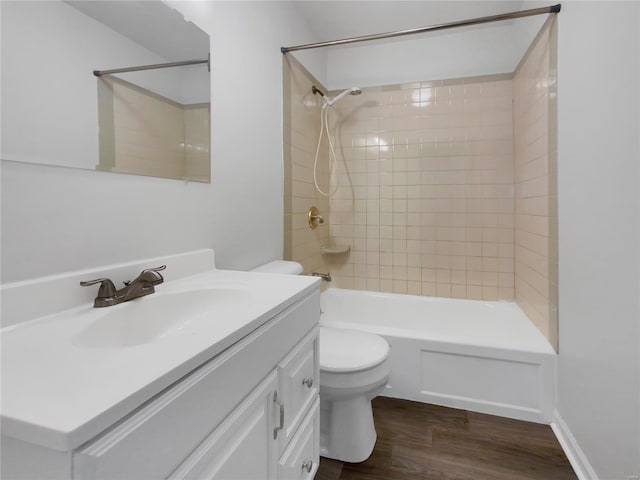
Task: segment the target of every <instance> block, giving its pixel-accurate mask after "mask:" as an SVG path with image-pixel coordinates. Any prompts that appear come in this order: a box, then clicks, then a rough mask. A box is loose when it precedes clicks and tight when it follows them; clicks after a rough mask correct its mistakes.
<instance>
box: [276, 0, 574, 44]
mask: <svg viewBox="0 0 640 480" xmlns="http://www.w3.org/2000/svg"><path fill="white" fill-rule="evenodd" d="M561 6H562V5H561V4H559V3H558V4H557V5H552V6H550V7H541V8H532V9H530V10H521V11H519V12H509V13H501V14H499V15H491V16H489V17H479V18H470V19H468V20H462V21H459V22H450V23H442V24H440V25H432V26H429V27H421V28H411V29H408V30H398V31H396V32H387V33H376V34H373V35H363V36H361V37H353V38H343V39H341V40H330V41H328V42H319V43H307V44H306V45H295V46H293V47H282V48H280V51H281V52H282V53H283V54H284V53H287V52H294V51H296V50H308V49H311V48H320V47H331V46H333V45H344V44H347V43H357V42H368V41H369V40H379V39H381V38H392V37H402V36H404V35H413V34H415V33H425V32H435V31H437V30H447V29H449V28H456V27H467V26H469V25H479V24H482V23H490V22H499V21H502V20H510V19H512V18H522V17H530V16H532V15H542V14H545V13H558V12H559V11H560V8H561Z"/></svg>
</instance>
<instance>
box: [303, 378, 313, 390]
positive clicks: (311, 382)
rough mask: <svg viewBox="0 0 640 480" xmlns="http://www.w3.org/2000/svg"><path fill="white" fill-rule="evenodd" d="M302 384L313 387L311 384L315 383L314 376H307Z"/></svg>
mask: <svg viewBox="0 0 640 480" xmlns="http://www.w3.org/2000/svg"><path fill="white" fill-rule="evenodd" d="M302 384H303V385H306V386H307V387H309V388H311V386H312V385H313V378H311V377H307V378H305V379H304V380H302Z"/></svg>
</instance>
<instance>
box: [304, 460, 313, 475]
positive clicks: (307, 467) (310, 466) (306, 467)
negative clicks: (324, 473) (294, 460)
mask: <svg viewBox="0 0 640 480" xmlns="http://www.w3.org/2000/svg"><path fill="white" fill-rule="evenodd" d="M302 469H303V470H306V471H307V473H311V470H312V469H313V460H307V461H306V462H302Z"/></svg>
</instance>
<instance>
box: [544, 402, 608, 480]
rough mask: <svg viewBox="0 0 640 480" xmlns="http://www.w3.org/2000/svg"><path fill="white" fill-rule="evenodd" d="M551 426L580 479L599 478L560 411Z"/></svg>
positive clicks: (593, 479) (555, 413) (590, 479)
mask: <svg viewBox="0 0 640 480" xmlns="http://www.w3.org/2000/svg"><path fill="white" fill-rule="evenodd" d="M551 428H552V429H553V433H555V434H556V438H557V439H558V442H560V446H561V447H562V449H563V450H564V453H565V454H566V455H567V458H568V459H569V463H571V466H572V467H573V470H574V471H575V472H576V475H577V476H578V479H579V480H599V478H598V475H597V474H596V472H595V470H594V469H593V467H592V466H591V464H590V463H589V460H587V457H586V455H585V454H584V452H583V451H582V449H581V448H580V445H578V442H577V441H576V439H575V437H574V436H573V434H572V433H571V430H569V426H568V425H567V424H566V423H565V422H564V420H563V419H562V417H561V416H560V414H559V413H558V411H557V410H556V411H555V412H554V415H553V422H551Z"/></svg>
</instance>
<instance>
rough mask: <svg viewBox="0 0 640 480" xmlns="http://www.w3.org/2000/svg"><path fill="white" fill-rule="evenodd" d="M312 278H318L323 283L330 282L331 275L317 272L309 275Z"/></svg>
mask: <svg viewBox="0 0 640 480" xmlns="http://www.w3.org/2000/svg"><path fill="white" fill-rule="evenodd" d="M311 276H312V277H320V278H321V279H322V281H323V282H330V281H331V273H318V272H313V273H312V274H311Z"/></svg>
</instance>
